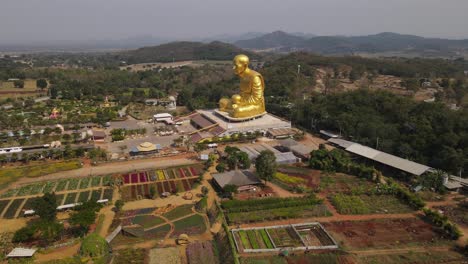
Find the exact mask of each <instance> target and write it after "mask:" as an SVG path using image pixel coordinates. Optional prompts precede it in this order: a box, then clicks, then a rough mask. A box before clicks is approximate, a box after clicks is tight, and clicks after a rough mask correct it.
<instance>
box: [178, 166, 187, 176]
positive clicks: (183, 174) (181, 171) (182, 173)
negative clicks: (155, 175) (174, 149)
mask: <svg viewBox="0 0 468 264" xmlns="http://www.w3.org/2000/svg"><path fill="white" fill-rule="evenodd" d="M179 173H180V176H181V177H182V178H185V177H186V176H185V173H184V170H183V169H182V168H179Z"/></svg>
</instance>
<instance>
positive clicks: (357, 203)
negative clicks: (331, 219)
mask: <svg viewBox="0 0 468 264" xmlns="http://www.w3.org/2000/svg"><path fill="white" fill-rule="evenodd" d="M330 200H331V202H332V204H333V206H334V207H335V208H336V210H337V211H338V212H339V213H340V214H398V213H411V212H413V211H414V210H413V209H412V208H411V207H409V206H408V205H406V204H404V203H402V202H401V201H400V200H399V199H398V198H396V197H395V196H393V195H365V194H364V195H346V194H336V195H334V196H332V197H331V199H330Z"/></svg>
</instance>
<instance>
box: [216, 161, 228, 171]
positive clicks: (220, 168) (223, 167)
mask: <svg viewBox="0 0 468 264" xmlns="http://www.w3.org/2000/svg"><path fill="white" fill-rule="evenodd" d="M225 170H226V163H224V162H220V163H218V165H216V171H217V172H224V171H225Z"/></svg>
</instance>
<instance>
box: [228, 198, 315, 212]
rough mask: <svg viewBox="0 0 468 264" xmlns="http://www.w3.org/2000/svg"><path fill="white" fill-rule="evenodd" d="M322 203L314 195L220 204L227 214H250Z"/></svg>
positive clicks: (233, 201)
mask: <svg viewBox="0 0 468 264" xmlns="http://www.w3.org/2000/svg"><path fill="white" fill-rule="evenodd" d="M322 202H323V201H322V200H321V199H318V198H316V197H315V196H314V195H310V196H308V197H291V198H276V197H272V198H265V199H259V200H257V199H256V200H245V201H240V200H229V201H224V202H222V203H221V206H222V207H223V208H224V209H225V210H226V212H228V213H236V212H251V211H259V210H269V209H276V208H287V207H299V206H306V205H309V206H311V205H317V204H321V203H322Z"/></svg>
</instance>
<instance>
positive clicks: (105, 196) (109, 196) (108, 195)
mask: <svg viewBox="0 0 468 264" xmlns="http://www.w3.org/2000/svg"><path fill="white" fill-rule="evenodd" d="M113 193H114V190H112V189H104V194H103V195H102V199H108V200H109V201H112V195H113Z"/></svg>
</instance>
